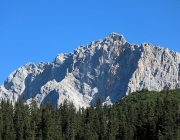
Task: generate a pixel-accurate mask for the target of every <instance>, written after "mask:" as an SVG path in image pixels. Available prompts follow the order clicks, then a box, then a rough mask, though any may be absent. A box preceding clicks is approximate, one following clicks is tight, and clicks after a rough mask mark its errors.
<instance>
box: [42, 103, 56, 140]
mask: <svg viewBox="0 0 180 140" xmlns="http://www.w3.org/2000/svg"><path fill="white" fill-rule="evenodd" d="M41 127H42V139H43V140H46V139H47V140H48V139H51V138H52V137H53V132H54V129H53V120H52V106H51V104H50V103H46V105H45V107H44V108H43V109H42V126H41Z"/></svg>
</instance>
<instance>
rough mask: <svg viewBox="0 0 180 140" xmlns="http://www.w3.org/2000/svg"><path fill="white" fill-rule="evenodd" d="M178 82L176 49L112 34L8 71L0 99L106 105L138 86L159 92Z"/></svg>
mask: <svg viewBox="0 0 180 140" xmlns="http://www.w3.org/2000/svg"><path fill="white" fill-rule="evenodd" d="M179 87H180V54H179V53H177V52H174V51H170V50H168V49H167V48H162V47H159V46H153V45H151V44H150V43H142V44H141V45H140V46H139V45H136V44H130V43H128V42H127V41H126V40H125V38H124V37H123V35H119V34H117V33H111V34H110V35H109V36H108V37H106V38H105V39H103V40H98V41H93V42H92V43H91V44H89V45H87V46H85V47H84V46H79V47H78V48H77V49H76V50H74V53H70V54H59V55H57V56H56V58H55V59H54V61H53V62H52V63H43V62H41V63H39V64H38V65H35V64H34V63H28V64H26V65H25V66H22V67H20V68H18V69H17V70H15V71H14V72H12V73H11V74H10V75H9V77H8V78H7V79H6V81H5V82H4V83H3V84H2V85H1V86H0V98H1V99H10V100H11V101H12V102H13V103H15V102H16V101H17V100H18V99H19V98H20V97H21V96H23V97H24V100H25V102H26V103H27V104H28V103H29V102H30V99H31V97H34V99H35V100H36V101H37V103H38V104H41V103H46V102H51V103H52V105H53V106H54V107H55V106H57V105H60V104H61V103H62V102H63V101H64V100H65V99H67V100H69V101H73V103H74V105H75V106H76V108H78V107H87V106H89V105H90V103H91V102H93V103H95V102H96V100H97V98H100V99H101V101H102V102H103V103H107V104H111V103H114V102H116V101H117V100H118V99H119V98H122V97H124V96H125V95H128V94H129V93H131V92H134V91H137V90H141V89H143V88H146V89H149V90H157V91H160V90H162V89H175V88H179Z"/></svg>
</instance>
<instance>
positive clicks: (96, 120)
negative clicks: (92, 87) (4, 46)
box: [0, 89, 180, 140]
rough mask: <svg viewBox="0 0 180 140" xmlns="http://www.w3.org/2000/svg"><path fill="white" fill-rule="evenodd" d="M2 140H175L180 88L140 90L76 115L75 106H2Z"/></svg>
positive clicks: (178, 128)
mask: <svg viewBox="0 0 180 140" xmlns="http://www.w3.org/2000/svg"><path fill="white" fill-rule="evenodd" d="M0 139H2V140H178V139H180V89H175V90H167V91H161V92H156V91H148V90H142V91H139V92H135V93H131V94H130V95H128V96H126V97H124V98H123V99H120V100H119V101H118V102H117V103H115V104H114V105H110V106H107V105H104V106H102V105H101V101H100V99H98V100H97V103H96V107H94V106H93V105H91V107H88V108H86V109H83V108H82V109H79V111H77V110H76V109H75V107H74V105H73V103H69V102H67V101H64V103H63V104H62V105H61V106H59V107H57V108H52V106H51V104H49V103H47V104H46V105H41V106H40V107H37V104H36V102H35V101H34V99H32V100H31V104H30V105H25V104H24V101H23V99H22V98H21V99H20V100H19V102H17V103H16V104H15V105H14V106H13V105H12V104H11V102H10V101H9V100H8V101H3V100H2V101H1V103H0Z"/></svg>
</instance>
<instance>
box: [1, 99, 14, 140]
mask: <svg viewBox="0 0 180 140" xmlns="http://www.w3.org/2000/svg"><path fill="white" fill-rule="evenodd" d="M1 111H2V116H1V117H2V120H3V129H2V139H3V140H14V139H15V137H16V135H15V130H14V122H13V106H12V103H10V101H9V100H7V102H4V101H3V103H2V104H1Z"/></svg>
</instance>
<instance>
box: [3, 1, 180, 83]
mask: <svg viewBox="0 0 180 140" xmlns="http://www.w3.org/2000/svg"><path fill="white" fill-rule="evenodd" d="M179 7H180V1H179V0H173V1H170V0H166V1H164V0H158V1H156V0H146V1H145V0H137V1H135V0H111V1H110V0H105V1H103V0H99V1H97V0H89V1H85V0H71V1H70V0H52V1H49V0H31V1H28V0H17V1H12V0H4V1H3V0H1V1H0V64H1V67H0V73H1V74H0V84H1V83H2V82H3V81H4V80H6V78H7V77H8V75H9V74H10V73H11V72H12V71H14V70H15V69H17V68H18V67H20V66H23V65H25V64H26V63H28V62H34V63H36V64H37V63H39V62H41V61H43V62H51V61H53V59H54V58H55V56H56V55H57V54H59V53H70V52H73V51H74V49H75V48H77V47H78V46H79V45H86V44H89V43H90V42H91V41H94V40H98V39H103V38H105V37H106V36H108V35H109V34H110V33H111V32H116V33H119V34H123V35H124V37H125V39H126V40H127V41H128V42H129V43H135V44H141V43H142V42H150V43H152V44H153V45H160V46H162V47H167V48H169V49H170V50H174V51H178V52H180V45H179V44H180V43H179V41H180V8H179Z"/></svg>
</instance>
